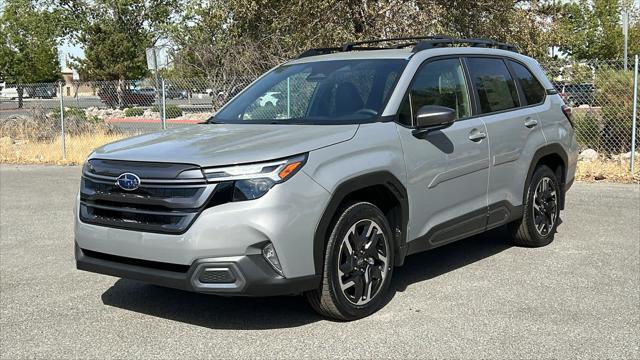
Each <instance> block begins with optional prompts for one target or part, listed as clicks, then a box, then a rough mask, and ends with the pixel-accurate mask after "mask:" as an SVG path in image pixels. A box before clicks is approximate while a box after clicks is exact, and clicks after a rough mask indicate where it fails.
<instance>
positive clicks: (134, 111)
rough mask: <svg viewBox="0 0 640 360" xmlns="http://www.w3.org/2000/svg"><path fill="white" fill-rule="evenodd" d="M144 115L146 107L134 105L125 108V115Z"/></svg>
mask: <svg viewBox="0 0 640 360" xmlns="http://www.w3.org/2000/svg"><path fill="white" fill-rule="evenodd" d="M142 115H144V109H142V108H139V107H132V108H128V109H125V110H124V116H126V117H132V116H142Z"/></svg>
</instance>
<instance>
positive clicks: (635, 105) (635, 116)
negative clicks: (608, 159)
mask: <svg viewBox="0 0 640 360" xmlns="http://www.w3.org/2000/svg"><path fill="white" fill-rule="evenodd" d="M635 59H636V64H635V66H634V67H633V71H634V73H633V125H632V126H631V176H633V170H634V166H635V162H636V161H635V160H636V132H637V128H636V126H637V121H638V55H636V56H635Z"/></svg>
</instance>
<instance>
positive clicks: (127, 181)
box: [116, 173, 140, 191]
mask: <svg viewBox="0 0 640 360" xmlns="http://www.w3.org/2000/svg"><path fill="white" fill-rule="evenodd" d="M116 185H118V186H119V187H120V189H122V190H126V191H133V190H136V189H137V188H138V187H139V186H140V178H139V177H138V175H136V174H132V173H124V174H121V175H120V176H118V178H117V179H116Z"/></svg>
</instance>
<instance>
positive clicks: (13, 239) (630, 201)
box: [0, 166, 640, 359]
mask: <svg viewBox="0 0 640 360" xmlns="http://www.w3.org/2000/svg"><path fill="white" fill-rule="evenodd" d="M79 174H80V169H79V168H78V167H66V168H64V167H42V166H24V167H17V166H2V167H0V204H1V207H0V332H1V333H0V358H2V359H16V358H47V359H51V358H172V359H173V358H221V357H222V358H229V357H243V358H248V357H269V358H301V357H305V358H344V357H349V358H373V357H375V358H623V359H632V358H633V359H638V358H640V349H639V344H640V330H639V329H640V305H639V304H640V187H639V186H638V185H616V184H583V183H577V184H576V185H574V187H573V188H572V189H571V191H570V192H569V194H568V196H567V210H565V211H564V212H563V214H562V220H563V223H562V224H561V225H560V227H559V230H558V234H557V235H556V239H555V241H554V242H553V243H552V244H551V245H549V246H547V247H544V248H540V249H526V248H518V247H512V246H511V245H510V244H509V239H508V235H507V233H506V231H505V229H497V230H494V231H491V232H489V233H487V234H485V235H482V236H476V237H473V238H470V239H467V240H463V241H460V242H457V243H454V244H451V245H448V246H445V247H442V248H439V249H436V250H433V251H431V252H427V253H423V254H418V255H414V256H411V257H409V258H408V259H407V263H406V265H405V266H404V267H402V268H399V269H398V270H397V271H396V272H395V274H394V279H393V281H394V289H395V292H394V296H393V298H392V299H391V301H390V303H389V304H388V305H387V306H386V307H385V308H384V309H382V310H381V311H379V312H378V313H376V314H374V315H372V316H370V317H368V318H366V319H363V320H360V321H356V322H351V323H339V322H333V321H328V320H325V319H323V318H321V317H319V316H317V315H315V314H314V313H313V312H312V310H311V308H310V307H309V306H308V305H307V304H306V303H305V301H304V299H303V298H301V297H276V298H225V297H216V296H207V295H200V294H192V293H187V292H182V291H178V290H172V289H165V288H161V287H157V286H151V285H146V284H142V283H138V282H134V281H129V280H121V279H116V278H112V277H108V276H102V275H97V274H91V273H86V272H80V271H77V270H75V264H74V259H73V221H72V220H73V214H72V207H73V201H74V197H75V193H76V191H77V187H78V179H79Z"/></svg>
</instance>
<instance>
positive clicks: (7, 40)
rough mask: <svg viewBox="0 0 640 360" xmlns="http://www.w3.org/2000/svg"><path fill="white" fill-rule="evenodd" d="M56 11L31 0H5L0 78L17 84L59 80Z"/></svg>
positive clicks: (0, 26)
mask: <svg viewBox="0 0 640 360" xmlns="http://www.w3.org/2000/svg"><path fill="white" fill-rule="evenodd" d="M57 24H58V21H57V17H56V14H55V12H53V11H50V10H48V9H47V8H46V7H44V6H42V5H41V4H39V3H37V2H36V1H33V0H7V1H6V3H5V7H4V10H3V12H2V15H1V16H0V78H1V79H2V80H3V81H6V82H9V83H16V84H17V85H18V88H17V91H18V107H22V95H23V85H24V84H26V83H38V82H53V81H56V80H58V79H60V62H59V59H58V51H57V45H58V36H59V35H60V32H59V31H58V26H57Z"/></svg>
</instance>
